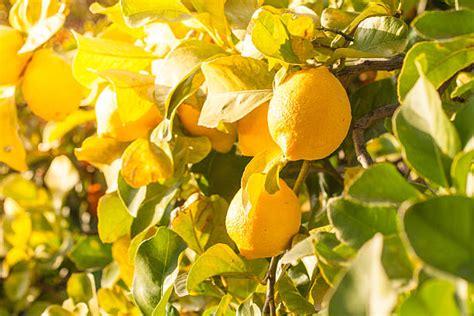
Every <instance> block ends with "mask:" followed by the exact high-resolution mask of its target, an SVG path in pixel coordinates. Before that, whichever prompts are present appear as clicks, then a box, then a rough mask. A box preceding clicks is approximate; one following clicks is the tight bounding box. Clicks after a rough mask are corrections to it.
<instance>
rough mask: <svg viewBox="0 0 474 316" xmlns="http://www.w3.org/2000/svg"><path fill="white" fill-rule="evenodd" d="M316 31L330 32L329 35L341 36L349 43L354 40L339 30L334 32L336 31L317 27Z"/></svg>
mask: <svg viewBox="0 0 474 316" xmlns="http://www.w3.org/2000/svg"><path fill="white" fill-rule="evenodd" d="M317 30H318V31H325V32H330V33H334V34H337V35H341V36H342V37H344V39H345V40H346V41H350V42H353V41H354V38H353V37H352V36H350V35H349V34H347V33H344V32H343V31H340V30H336V29H332V28H329V27H324V26H321V27H318V28H317Z"/></svg>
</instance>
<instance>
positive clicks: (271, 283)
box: [262, 160, 311, 316]
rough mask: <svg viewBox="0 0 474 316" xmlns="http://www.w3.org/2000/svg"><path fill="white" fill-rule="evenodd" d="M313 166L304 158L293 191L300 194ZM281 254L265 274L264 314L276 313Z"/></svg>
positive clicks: (272, 261)
mask: <svg viewBox="0 0 474 316" xmlns="http://www.w3.org/2000/svg"><path fill="white" fill-rule="evenodd" d="M310 167H311V162H310V161H308V160H304V161H303V164H302V165H301V169H300V172H299V173H298V177H297V178H296V181H295V185H294V186H293V192H295V194H296V195H298V193H299V191H300V190H301V187H302V186H303V183H304V181H305V180H306V176H307V175H308V173H309V169H310ZM280 257H281V255H279V256H275V257H272V259H271V261H270V266H269V267H268V270H267V274H266V275H265V277H264V279H263V282H262V283H264V284H265V283H266V284H267V294H266V297H265V304H264V305H263V315H270V316H274V315H276V308H275V283H276V271H277V268H278V261H279V260H280Z"/></svg>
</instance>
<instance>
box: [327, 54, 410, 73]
mask: <svg viewBox="0 0 474 316" xmlns="http://www.w3.org/2000/svg"><path fill="white" fill-rule="evenodd" d="M403 58H404V56H403V55H397V56H395V57H393V58H391V59H386V60H366V61H364V62H362V63H360V64H355V65H351V66H345V67H343V68H341V69H337V70H334V74H335V75H336V76H337V77H342V76H348V75H355V74H360V73H362V72H365V71H369V70H386V71H392V70H395V69H399V68H401V67H402V65H403Z"/></svg>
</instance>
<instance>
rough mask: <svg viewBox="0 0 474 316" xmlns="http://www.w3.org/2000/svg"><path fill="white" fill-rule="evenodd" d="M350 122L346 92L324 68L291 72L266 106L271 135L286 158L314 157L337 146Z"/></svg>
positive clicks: (327, 153) (313, 158) (326, 152)
mask: <svg viewBox="0 0 474 316" xmlns="http://www.w3.org/2000/svg"><path fill="white" fill-rule="evenodd" d="M350 123H351V107H350V103H349V99H348V97H347V94H346V91H345V89H344V87H343V86H342V84H341V83H340V82H339V80H337V78H336V77H335V76H334V75H333V74H331V73H330V72H329V70H328V69H327V68H326V67H318V68H312V69H306V70H301V71H298V72H295V73H293V74H290V75H289V76H288V78H286V79H285V81H284V82H283V83H282V84H280V85H279V86H278V87H277V88H276V89H275V91H274V94H273V98H272V99H271V101H270V107H269V109H268V127H269V130H270V135H271V136H272V137H273V139H274V140H275V142H276V143H277V144H278V145H279V146H280V148H281V149H282V150H283V152H284V153H285V155H286V157H287V158H288V159H289V160H300V159H306V160H316V159H321V158H324V157H327V156H328V155H330V154H331V153H332V152H333V151H334V150H336V149H337V147H339V145H340V144H341V143H342V141H343V140H344V138H345V137H346V135H347V132H348V130H349V126H350Z"/></svg>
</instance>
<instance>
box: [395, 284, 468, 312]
mask: <svg viewBox="0 0 474 316" xmlns="http://www.w3.org/2000/svg"><path fill="white" fill-rule="evenodd" d="M446 315H450V316H461V315H462V314H461V311H460V310H459V308H458V306H457V299H456V288H455V286H454V284H453V283H452V282H451V281H448V280H428V281H426V282H425V283H423V284H422V285H421V286H420V288H419V289H418V290H417V291H416V292H414V293H413V294H411V295H410V296H409V297H408V298H407V299H406V300H405V301H403V303H402V305H401V306H400V316H446Z"/></svg>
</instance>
